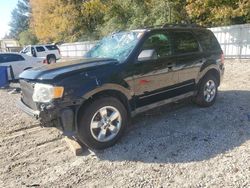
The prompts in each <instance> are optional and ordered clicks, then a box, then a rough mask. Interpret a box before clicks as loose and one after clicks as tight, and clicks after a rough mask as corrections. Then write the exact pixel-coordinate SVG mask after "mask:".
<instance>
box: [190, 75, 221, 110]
mask: <svg viewBox="0 0 250 188" xmlns="http://www.w3.org/2000/svg"><path fill="white" fill-rule="evenodd" d="M210 82H214V84H215V88H214V91H215V94H214V96H213V98H211V99H212V100H211V101H210V100H206V96H205V90H206V88H207V86H206V84H207V83H210ZM217 93H218V80H217V79H216V77H215V76H213V75H212V74H207V75H205V76H204V77H203V79H202V80H201V82H200V84H199V87H198V93H197V95H196V96H195V98H194V102H195V103H196V104H197V105H199V106H200V107H209V106H212V105H213V104H214V103H215V100H216V97H217Z"/></svg>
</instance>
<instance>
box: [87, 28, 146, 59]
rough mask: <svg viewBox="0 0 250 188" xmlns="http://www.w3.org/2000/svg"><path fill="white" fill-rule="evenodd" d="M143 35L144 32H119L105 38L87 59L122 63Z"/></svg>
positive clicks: (90, 52) (89, 53)
mask: <svg viewBox="0 0 250 188" xmlns="http://www.w3.org/2000/svg"><path fill="white" fill-rule="evenodd" d="M142 34H143V33H142V32H119V33H115V34H112V35H110V36H107V37H104V38H103V39H102V40H101V41H100V42H98V43H97V44H96V45H95V46H94V47H93V48H92V49H91V50H90V51H89V52H88V53H87V54H86V55H85V57H88V58H112V59H117V60H118V61H120V62H122V61H124V60H125V59H126V58H127V57H128V55H129V54H130V52H131V51H132V50H133V49H134V47H135V45H136V44H137V42H138V41H139V39H140V37H141V36H142Z"/></svg>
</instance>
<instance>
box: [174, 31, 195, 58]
mask: <svg viewBox="0 0 250 188" xmlns="http://www.w3.org/2000/svg"><path fill="white" fill-rule="evenodd" d="M172 36H173V48H174V53H175V54H185V53H193V52H199V44H198V42H197V40H196V39H195V38H194V36H193V34H192V33H191V32H174V33H172Z"/></svg>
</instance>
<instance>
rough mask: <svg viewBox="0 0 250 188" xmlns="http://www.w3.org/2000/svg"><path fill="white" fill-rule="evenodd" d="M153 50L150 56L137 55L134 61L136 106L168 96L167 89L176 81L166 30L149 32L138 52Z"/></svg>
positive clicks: (176, 75)
mask: <svg viewBox="0 0 250 188" xmlns="http://www.w3.org/2000/svg"><path fill="white" fill-rule="evenodd" d="M145 50H146V51H150V50H151V51H154V55H152V57H150V58H141V57H140V56H141V55H139V56H138V58H137V61H136V62H135V63H134V75H133V80H134V93H135V95H136V107H137V108H138V107H142V106H145V105H148V104H152V103H154V102H157V101H161V100H164V99H166V98H170V97H172V96H171V93H169V92H168V91H169V89H171V86H173V85H174V84H176V83H177V82H178V74H176V73H175V72H174V69H175V67H174V66H175V64H174V62H173V61H172V59H171V54H172V50H171V43H170V38H169V35H168V34H167V33H166V32H156V33H153V34H151V35H150V36H149V37H148V38H147V39H146V40H145V41H144V43H143V45H142V47H141V50H140V52H141V53H140V54H142V53H144V52H145Z"/></svg>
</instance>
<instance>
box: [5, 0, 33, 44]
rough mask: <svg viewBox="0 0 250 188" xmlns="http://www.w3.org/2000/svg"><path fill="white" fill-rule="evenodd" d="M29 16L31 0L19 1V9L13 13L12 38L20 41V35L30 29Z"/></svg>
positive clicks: (11, 23) (11, 22)
mask: <svg viewBox="0 0 250 188" xmlns="http://www.w3.org/2000/svg"><path fill="white" fill-rule="evenodd" d="M29 15H30V6H29V0H18V3H17V7H16V8H15V9H14V10H13V11H12V12H11V21H10V24H9V25H10V36H11V37H13V38H16V39H18V35H19V33H21V32H22V31H24V30H27V29H28V28H29Z"/></svg>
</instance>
